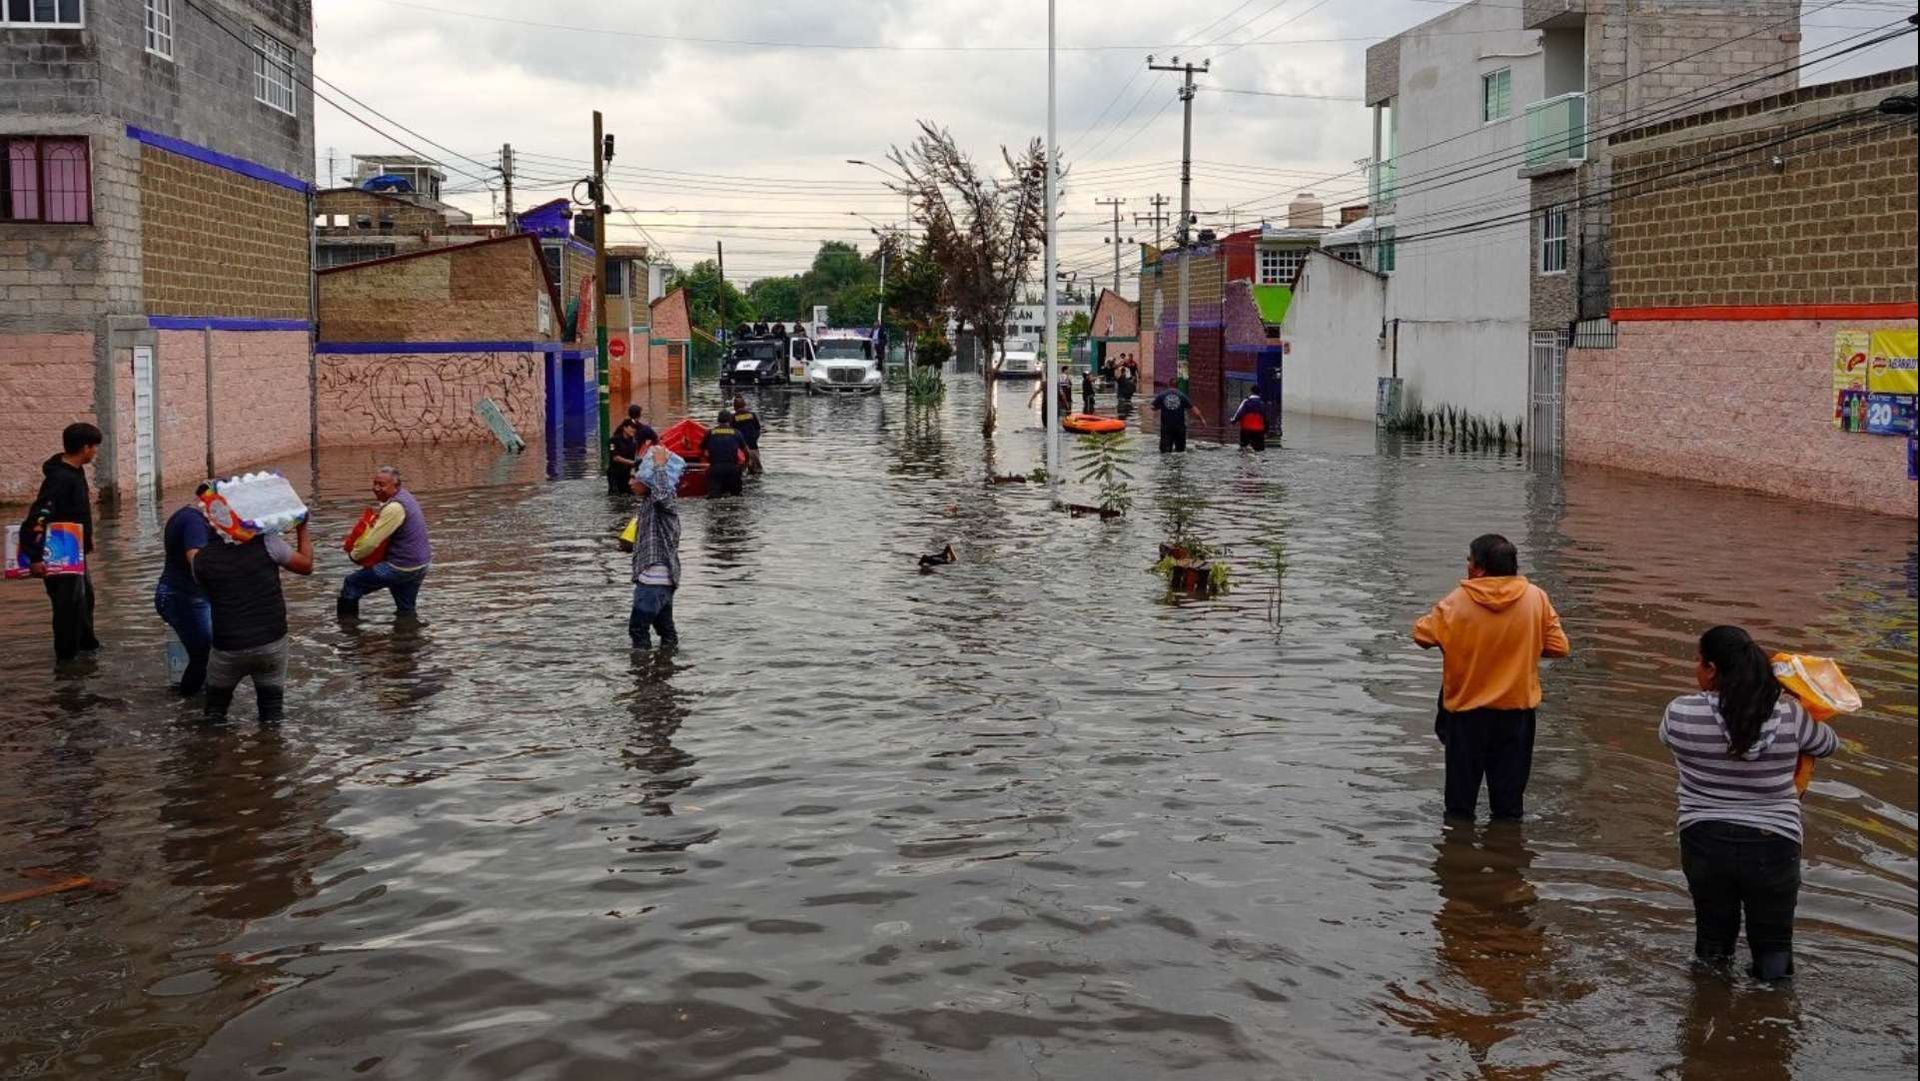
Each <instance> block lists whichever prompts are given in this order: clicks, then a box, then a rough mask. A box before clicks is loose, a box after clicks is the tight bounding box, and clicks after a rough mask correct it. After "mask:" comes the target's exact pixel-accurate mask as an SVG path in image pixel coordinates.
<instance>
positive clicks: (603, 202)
mask: <svg viewBox="0 0 1920 1081" xmlns="http://www.w3.org/2000/svg"><path fill="white" fill-rule="evenodd" d="M612 160H613V136H611V135H607V134H604V133H602V131H601V129H600V110H598V109H595V110H594V111H593V190H592V192H591V194H592V196H593V337H594V351H593V369H594V377H595V379H596V380H597V381H598V382H599V384H600V438H599V443H600V470H601V472H605V471H606V469H607V464H608V463H607V455H608V454H609V453H610V448H609V447H608V446H607V440H608V439H609V438H610V437H611V436H612V434H613V433H612V431H611V430H610V429H609V428H608V426H607V419H608V418H607V399H608V397H609V392H608V387H607V212H608V211H610V210H612V209H613V208H612V207H610V206H608V205H607V162H609V161H612Z"/></svg>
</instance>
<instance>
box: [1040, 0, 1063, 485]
mask: <svg viewBox="0 0 1920 1081" xmlns="http://www.w3.org/2000/svg"><path fill="white" fill-rule="evenodd" d="M1054 2H1055V0H1047V161H1046V167H1047V177H1046V185H1047V197H1046V214H1047V252H1046V269H1045V271H1044V273H1043V276H1042V277H1041V279H1040V280H1041V281H1042V282H1044V283H1045V288H1046V290H1047V324H1046V325H1047V358H1046V364H1045V366H1044V367H1043V368H1042V371H1044V372H1046V380H1047V381H1046V385H1045V386H1044V387H1042V388H1041V393H1040V399H1041V401H1042V402H1044V403H1045V406H1044V408H1043V409H1042V411H1041V418H1042V420H1043V421H1044V422H1045V425H1046V439H1047V485H1048V486H1049V487H1052V486H1054V485H1057V484H1059V483H1060V435H1059V432H1060V416H1059V413H1060V406H1059V404H1058V402H1059V398H1058V396H1057V395H1056V394H1055V392H1054V388H1055V387H1056V386H1057V385H1058V381H1059V369H1058V367H1057V366H1058V364H1059V349H1060V326H1059V321H1060V313H1059V312H1058V311H1056V310H1055V307H1054V304H1055V293H1056V291H1057V289H1058V286H1057V285H1055V283H1054V280H1053V275H1054V273H1055V270H1054V267H1055V265H1056V263H1057V260H1058V255H1059V247H1060V246H1059V244H1057V243H1056V241H1057V240H1058V235H1059V231H1058V228H1057V223H1056V222H1055V221H1054V220H1053V178H1054V174H1055V168H1056V166H1055V160H1054V154H1055V153H1056V150H1055V146H1054V44H1053V10H1054Z"/></svg>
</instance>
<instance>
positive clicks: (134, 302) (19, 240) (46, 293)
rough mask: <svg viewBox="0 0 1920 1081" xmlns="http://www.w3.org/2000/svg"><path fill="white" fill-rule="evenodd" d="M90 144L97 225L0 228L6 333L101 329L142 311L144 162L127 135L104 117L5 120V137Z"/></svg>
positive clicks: (1, 326) (0, 306) (0, 127)
mask: <svg viewBox="0 0 1920 1081" xmlns="http://www.w3.org/2000/svg"><path fill="white" fill-rule="evenodd" d="M14 134H18V135H68V136H79V137H84V138H85V139H86V140H87V156H88V159H89V164H90V167H91V170H92V182H93V222H92V224H89V225H41V224H30V225H29V224H10V223H9V224H0V333H5V332H6V331H7V330H9V329H13V328H18V329H23V330H28V331H35V330H51V329H60V330H78V329H87V330H95V331H97V330H98V329H99V322H98V321H99V319H100V317H101V316H103V315H113V314H121V315H124V314H132V313H135V312H137V311H139V310H140V248H139V235H140V179H139V177H140V155H139V144H137V143H135V142H133V141H132V140H130V139H128V138H127V137H126V129H125V128H124V127H122V126H121V125H119V124H116V123H113V122H111V121H108V120H105V119H103V118H101V117H98V116H91V117H90V116H45V115H38V114H24V113H12V114H8V113H0V135H14Z"/></svg>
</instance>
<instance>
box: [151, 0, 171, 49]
mask: <svg viewBox="0 0 1920 1081" xmlns="http://www.w3.org/2000/svg"><path fill="white" fill-rule="evenodd" d="M147 51H148V52H150V53H152V54H153V55H155V56H159V57H164V58H166V59H168V60H172V59H173V0H147Z"/></svg>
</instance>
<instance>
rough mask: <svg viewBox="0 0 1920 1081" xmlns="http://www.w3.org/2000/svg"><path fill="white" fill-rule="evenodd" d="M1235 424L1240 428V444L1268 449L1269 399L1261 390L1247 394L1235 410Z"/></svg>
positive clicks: (1258, 448) (1257, 448) (1255, 448)
mask: <svg viewBox="0 0 1920 1081" xmlns="http://www.w3.org/2000/svg"><path fill="white" fill-rule="evenodd" d="M1233 426H1234V427H1236V428H1238V429H1240V446H1241V447H1243V448H1245V447H1252V448H1253V449H1254V450H1266V449H1267V400H1266V399H1265V398H1262V397H1261V396H1260V392H1259V391H1257V390H1256V391H1254V392H1253V393H1251V394H1249V395H1247V396H1246V398H1245V399H1244V400H1242V401H1241V403H1240V408H1239V409H1236V410H1234V413H1233Z"/></svg>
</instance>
